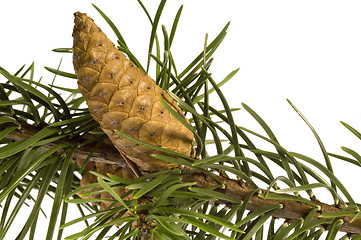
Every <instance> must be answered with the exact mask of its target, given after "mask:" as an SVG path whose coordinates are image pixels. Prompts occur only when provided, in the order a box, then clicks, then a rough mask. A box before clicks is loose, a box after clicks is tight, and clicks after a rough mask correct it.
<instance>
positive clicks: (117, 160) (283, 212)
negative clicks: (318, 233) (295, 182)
mask: <svg viewBox="0 0 361 240" xmlns="http://www.w3.org/2000/svg"><path fill="white" fill-rule="evenodd" d="M19 121H20V123H21V129H19V130H15V131H14V132H12V133H10V134H9V135H8V136H7V138H9V139H11V140H13V141H19V140H25V139H27V138H29V137H31V136H33V135H34V134H35V133H36V132H37V131H38V129H37V128H36V127H35V126H32V125H29V124H27V123H26V122H24V121H21V120H19ZM5 126H6V124H2V125H0V130H1V129H3V128H4V127H5ZM65 141H67V140H66V139H65V140H58V141H56V142H53V143H48V144H45V145H43V146H42V147H44V148H51V147H53V146H54V145H56V144H60V143H63V142H65ZM68 141H71V140H68ZM93 147H94V146H90V145H89V146H87V145H86V146H82V147H79V148H78V149H77V150H76V151H75V152H74V155H73V158H74V160H77V161H78V160H80V161H81V160H85V159H86V158H87V156H88V154H89V152H90V151H92V149H93ZM90 161H93V162H102V163H109V164H115V165H118V166H121V167H126V168H127V167H128V166H127V165H126V162H125V161H124V160H123V159H122V157H121V156H120V154H119V153H118V151H117V150H116V148H115V147H113V146H111V145H108V144H105V143H103V144H102V145H101V146H100V147H99V148H98V149H97V151H96V152H94V154H93V156H92V157H91V158H90ZM217 178H218V179H219V180H220V181H221V182H222V183H223V184H224V186H225V187H224V188H223V189H218V191H219V192H222V193H224V194H226V195H228V196H231V197H233V198H235V199H237V200H244V199H245V198H246V197H247V196H248V195H249V194H250V193H252V192H253V191H254V188H252V187H251V186H249V185H247V184H245V183H244V182H241V181H236V180H233V179H229V178H227V177H225V176H217ZM183 181H184V182H196V187H201V188H210V187H212V186H214V185H216V184H217V183H216V182H215V181H214V180H213V179H211V178H210V177H209V176H206V175H205V174H203V173H200V172H196V173H193V174H189V175H186V176H185V177H184V178H183ZM262 191H263V190H262ZM313 201H314V202H315V203H316V204H318V205H319V206H320V207H321V210H320V211H319V212H317V213H316V214H315V216H314V217H313V220H317V219H318V216H319V215H320V214H325V213H336V212H339V211H340V210H341V209H342V206H341V207H336V206H333V205H329V204H325V203H322V202H320V201H318V200H313ZM220 203H222V204H226V205H228V206H230V207H232V206H233V204H234V203H231V202H225V201H220ZM273 204H282V205H283V207H282V208H281V209H279V210H278V211H277V212H275V213H274V215H273V217H275V218H282V219H286V220H288V221H289V222H292V221H295V220H297V219H299V218H304V217H306V216H307V214H308V213H309V212H310V211H311V210H313V209H314V207H313V206H310V205H308V204H307V203H302V202H298V201H293V200H272V199H264V198H260V197H259V196H258V194H254V195H253V196H252V197H251V199H250V201H249V204H248V206H247V209H248V210H250V211H254V210H256V209H259V208H261V207H264V206H267V205H273ZM342 219H343V220H344V223H343V225H342V226H341V227H340V229H339V230H340V231H342V232H347V233H349V234H350V236H353V235H356V234H361V218H357V219H356V220H355V221H354V222H352V223H350V220H351V219H352V216H351V217H343V218H342ZM329 226H330V224H325V225H323V227H324V228H326V229H327V228H328V227H329Z"/></svg>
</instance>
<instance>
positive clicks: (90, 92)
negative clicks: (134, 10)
mask: <svg viewBox="0 0 361 240" xmlns="http://www.w3.org/2000/svg"><path fill="white" fill-rule="evenodd" d="M74 16H75V20H74V22H75V26H74V31H73V38H74V42H73V64H74V69H75V72H76V74H77V76H78V87H79V89H80V91H81V93H82V94H83V96H84V98H85V99H86V102H87V104H88V106H89V111H90V113H91V114H92V116H93V117H94V119H95V120H96V121H97V122H99V124H100V126H101V128H102V130H103V131H104V132H105V133H106V134H107V135H108V137H109V139H110V140H111V141H112V143H113V144H114V146H115V147H116V148H117V149H118V151H119V152H120V153H121V154H122V155H123V156H124V157H125V158H128V159H129V160H131V161H132V162H134V163H135V164H136V165H137V166H138V167H139V168H141V169H143V170H145V171H160V170H165V169H170V168H174V167H177V165H176V164H171V163H167V162H163V161H160V160H157V159H155V158H153V157H152V156H151V154H153V153H156V152H155V151H154V150H152V149H149V148H147V147H144V146H139V145H137V144H135V143H133V142H131V141H129V140H126V139H123V138H121V137H119V136H118V135H117V134H115V133H114V130H119V131H121V132H123V133H125V134H127V135H129V136H132V137H134V138H137V139H139V140H142V141H144V142H147V143H150V144H153V145H156V146H159V147H162V148H165V149H169V150H172V151H175V152H178V153H181V154H184V155H186V156H190V155H191V154H192V152H193V138H194V136H193V133H192V132H191V131H190V130H189V129H188V128H186V127H185V126H184V125H183V124H182V123H180V122H179V121H178V120H177V119H176V118H175V117H174V116H173V115H171V114H170V113H169V112H168V111H167V110H166V109H165V108H164V107H163V105H162V104H161V102H160V99H164V100H165V101H166V102H167V103H168V104H169V105H170V106H171V107H172V108H173V109H174V110H175V111H177V112H178V113H179V114H181V115H182V116H183V117H184V115H183V113H182V111H181V110H180V109H179V107H178V106H177V104H176V102H175V101H174V100H173V99H172V98H171V97H170V96H169V95H168V94H167V93H166V92H165V91H164V90H162V89H161V88H160V87H158V86H157V85H156V83H155V82H154V80H152V79H151V78H150V77H149V76H148V75H147V74H146V73H144V72H143V71H142V70H141V69H139V68H138V67H137V66H135V65H134V64H133V63H132V62H131V61H130V60H128V59H127V58H126V57H125V56H124V54H123V53H122V52H121V51H119V50H118V49H116V48H115V47H114V44H113V43H112V42H111V40H110V39H108V38H107V36H106V35H105V34H104V33H103V32H102V31H101V29H100V28H99V27H98V26H97V25H96V24H95V23H94V21H93V19H91V18H90V17H88V16H87V15H86V14H85V13H80V12H76V13H75V14H74Z"/></svg>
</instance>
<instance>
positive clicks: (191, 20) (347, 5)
mask: <svg viewBox="0 0 361 240" xmlns="http://www.w3.org/2000/svg"><path fill="white" fill-rule="evenodd" d="M93 3H94V4H96V5H97V6H98V7H100V8H101V9H102V10H103V11H104V12H105V13H106V14H107V15H108V16H109V17H110V18H111V19H112V20H113V22H114V23H115V25H116V26H117V27H118V29H119V30H120V32H121V33H122V35H123V37H124V38H125V40H126V41H127V43H128V46H129V47H130V49H131V50H132V51H133V53H134V54H135V55H136V56H137V58H138V59H139V60H140V61H141V62H142V63H143V65H145V63H146V57H147V49H148V42H149V36H150V29H151V28H150V24H149V22H148V20H147V18H146V16H145V14H144V13H143V11H142V9H141V8H140V6H139V5H138V3H137V1H135V0H128V1H100V0H98V1H93ZM144 4H145V5H146V7H147V8H148V9H149V11H150V14H151V15H152V16H154V15H155V12H156V9H157V4H158V1H150V0H147V1H144ZM181 4H184V9H183V13H182V17H181V20H180V23H179V27H178V30H177V33H176V37H175V41H174V44H173V46H172V49H173V50H172V52H173V55H174V58H175V61H176V62H177V65H178V70H181V69H183V68H184V67H185V66H186V64H188V63H189V62H190V61H191V60H193V58H194V57H195V56H196V55H198V54H199V53H200V51H201V50H202V48H203V41H204V37H205V34H206V33H209V42H210V41H211V40H212V39H213V38H214V37H215V36H216V35H217V34H218V32H219V31H220V30H221V29H222V28H223V26H224V25H225V24H226V23H227V22H228V21H231V26H230V28H229V30H228V35H227V36H226V39H225V40H224V42H223V43H222V45H221V46H220V48H219V49H218V50H217V51H218V52H217V53H216V54H215V55H214V57H215V61H214V63H213V65H212V67H211V70H210V71H211V72H213V77H214V79H216V81H221V80H222V79H223V78H224V77H225V76H226V75H227V74H228V73H229V72H231V71H232V70H234V69H236V68H240V70H239V72H238V74H237V75H236V76H235V77H234V78H233V79H232V80H231V81H230V82H228V83H227V84H226V85H224V86H223V87H222V89H223V93H224V94H225V95H226V96H227V99H228V101H229V103H230V105H231V107H241V103H242V102H244V103H246V104H248V105H249V106H250V107H251V108H253V109H254V110H255V111H256V112H257V113H258V114H259V115H261V117H262V118H263V119H264V120H265V121H266V122H267V123H268V125H269V126H270V127H271V129H272V130H273V131H274V133H275V134H276V136H277V138H278V140H279V142H280V143H281V145H283V146H284V147H285V148H286V149H288V150H289V151H295V152H300V153H303V154H305V155H308V156H310V157H313V158H315V159H317V160H319V161H320V162H322V163H324V160H323V158H322V154H321V151H320V149H319V147H318V145H317V142H316V140H315V138H314V137H313V135H312V133H311V131H310V130H309V129H308V127H307V126H306V125H305V124H304V122H303V121H302V120H301V119H300V118H299V117H298V115H297V114H296V113H295V112H294V111H293V110H292V108H291V107H290V106H289V104H288V103H287V101H286V98H288V99H290V100H291V101H292V102H293V103H294V104H295V105H296V106H297V107H298V109H299V110H300V111H301V112H302V113H303V114H304V115H305V116H306V117H307V118H308V120H309V121H310V122H311V123H312V125H313V126H314V128H315V129H316V130H317V132H318V134H319V135H320V137H321V139H322V140H323V143H324V144H325V146H326V149H327V151H329V152H334V153H339V154H343V152H342V151H341V150H340V146H347V147H350V148H352V149H354V150H356V151H358V152H360V153H361V151H360V150H359V149H360V145H361V142H360V140H358V139H357V138H356V137H354V136H353V135H352V134H351V133H350V132H348V130H346V129H345V128H344V127H343V126H342V125H341V124H340V122H339V121H340V120H342V121H345V122H346V123H348V124H350V125H351V126H353V127H354V128H356V129H358V130H359V131H361V121H360V120H361V109H360V103H361V94H360V78H361V71H360V70H361V14H360V12H361V2H360V1H320V0H313V1H290V0H287V1H286V0H285V1H269V0H268V1H235V0H233V1H230V0H229V1H209V0H208V1H206V0H197V1H189V0H188V1H186V0H184V1H174V0H173V1H171V0H169V1H168V3H167V4H166V6H165V9H164V15H163V17H162V18H161V21H160V23H162V24H164V25H165V26H166V28H167V30H168V32H170V29H171V25H172V21H173V18H174V16H175V14H176V12H177V10H178V8H179V6H180V5H181ZM75 11H82V12H86V13H87V14H88V15H89V16H91V17H92V18H93V19H94V20H95V22H96V23H97V24H98V25H99V26H100V27H101V28H102V30H103V31H104V32H105V33H107V35H108V36H109V37H110V38H111V39H112V40H113V41H116V38H115V35H114V34H113V33H112V31H111V29H110V28H109V27H108V26H107V23H106V22H105V21H104V20H103V19H102V17H101V16H100V15H99V14H98V13H97V12H96V10H95V9H94V8H93V7H92V6H91V4H90V2H88V1H81V0H77V1H68V0H66V1H45V0H41V1H25V0H22V1H16V0H14V1H6V3H5V4H4V3H3V4H2V5H1V9H0V24H1V35H0V66H1V67H3V68H5V69H7V70H8V71H10V72H11V73H14V72H15V71H16V70H17V69H18V68H19V67H20V66H22V65H23V64H28V65H29V64H31V62H32V61H35V66H36V77H37V78H39V77H40V76H43V78H44V81H49V82H50V81H51V80H52V75H51V74H49V73H48V72H47V71H46V70H44V69H43V66H49V67H53V68H56V67H57V65H58V63H59V61H60V58H61V56H63V57H64V58H63V64H62V67H61V69H62V70H65V71H69V72H73V70H72V62H71V55H70V54H59V53H54V52H52V51H51V50H52V49H54V48H59V47H71V45H72V37H71V34H72V29H73V13H74V12H75ZM159 36H160V37H161V36H162V35H161V32H159ZM58 80H59V81H64V82H61V83H59V82H58V84H62V85H64V86H67V87H76V83H75V81H72V80H69V79H65V78H59V79H58ZM214 97H215V95H214ZM235 116H236V122H237V124H239V125H241V126H244V127H247V128H250V129H253V130H256V131H258V132H259V133H262V134H263V132H262V130H261V128H260V127H259V126H258V125H257V123H255V121H254V120H252V118H251V116H250V115H249V114H247V113H246V111H245V110H244V109H243V110H241V111H240V113H238V114H236V115H235ZM344 155H346V154H344ZM332 162H333V164H334V169H335V173H336V176H338V177H339V178H340V179H341V180H342V181H343V183H344V184H345V186H346V187H347V188H348V189H349V190H350V192H351V194H352V195H353V197H354V199H355V200H356V201H357V202H361V195H360V194H359V189H358V186H357V183H358V182H359V178H360V170H361V169H360V168H357V167H354V166H353V165H350V164H347V163H343V162H340V161H339V160H336V159H332ZM328 196H329V195H328ZM70 218H72V217H70ZM45 226H46V225H44V228H45ZM78 230H79V229H78ZM14 234H15V232H14ZM65 236H66V234H65ZM9 239H11V238H9ZM40 239H41V238H40Z"/></svg>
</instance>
